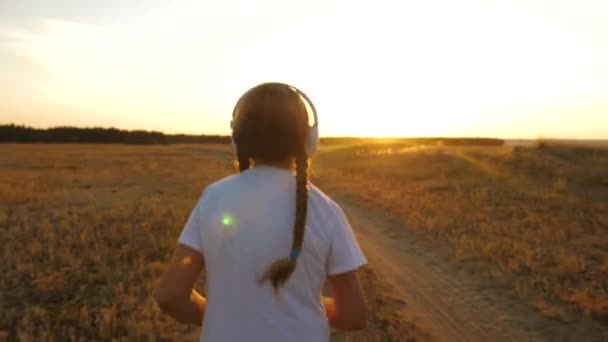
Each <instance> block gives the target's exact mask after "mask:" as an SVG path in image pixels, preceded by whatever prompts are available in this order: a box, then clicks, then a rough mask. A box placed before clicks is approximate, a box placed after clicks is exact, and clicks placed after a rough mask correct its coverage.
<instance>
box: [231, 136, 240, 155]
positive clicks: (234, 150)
mask: <svg viewBox="0 0 608 342" xmlns="http://www.w3.org/2000/svg"><path fill="white" fill-rule="evenodd" d="M230 147H231V148H232V153H233V154H234V155H235V156H236V155H237V151H238V148H237V146H236V143H235V142H234V139H230Z"/></svg>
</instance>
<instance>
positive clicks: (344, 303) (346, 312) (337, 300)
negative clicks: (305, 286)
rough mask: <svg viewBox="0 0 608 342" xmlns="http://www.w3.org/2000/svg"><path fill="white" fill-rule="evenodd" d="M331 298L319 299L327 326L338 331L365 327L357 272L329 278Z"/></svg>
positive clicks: (364, 309)
mask: <svg viewBox="0 0 608 342" xmlns="http://www.w3.org/2000/svg"><path fill="white" fill-rule="evenodd" d="M329 283H330V286H331V294H332V297H325V296H323V297H321V302H322V303H323V306H324V307H325V314H326V315H327V320H328V321H329V325H330V326H331V327H332V328H334V329H338V330H358V329H363V328H365V326H366V325H367V304H366V302H365V297H364V295H363V291H362V290H361V283H360V282H359V276H358V274H357V270H353V271H349V272H345V273H341V274H337V275H334V276H330V277H329Z"/></svg>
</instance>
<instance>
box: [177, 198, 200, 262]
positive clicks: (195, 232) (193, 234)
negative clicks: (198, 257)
mask: <svg viewBox="0 0 608 342" xmlns="http://www.w3.org/2000/svg"><path fill="white" fill-rule="evenodd" d="M199 212H200V210H199V204H198V203H197V205H196V206H195V207H194V209H192V212H190V216H189V217H188V221H186V224H185V225H184V228H183V229H182V232H181V234H180V235H179V239H178V240H177V242H179V243H181V244H182V245H186V246H188V247H190V248H192V249H194V250H197V251H199V252H200V253H201V254H202V253H203V245H202V241H201V234H200V222H201V220H200V214H199Z"/></svg>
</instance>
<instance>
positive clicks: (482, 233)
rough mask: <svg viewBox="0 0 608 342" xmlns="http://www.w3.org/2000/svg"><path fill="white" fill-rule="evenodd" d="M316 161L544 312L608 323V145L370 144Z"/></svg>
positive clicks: (325, 177)
mask: <svg viewBox="0 0 608 342" xmlns="http://www.w3.org/2000/svg"><path fill="white" fill-rule="evenodd" d="M314 166H315V167H314V171H315V173H316V178H317V179H318V180H319V182H320V184H321V185H322V187H323V188H324V189H326V190H327V191H328V192H329V193H332V194H340V195H341V196H342V198H345V199H347V200H351V201H355V202H358V203H362V204H363V205H365V206H367V207H370V208H371V207H374V208H382V209H383V210H384V211H385V212H386V213H387V214H390V215H393V216H397V217H399V218H400V219H401V221H402V222H403V223H404V226H406V227H408V228H409V229H411V230H413V231H414V230H415V231H419V232H422V235H423V236H425V237H426V238H427V239H428V240H429V241H433V245H432V247H431V248H434V247H436V248H437V249H439V248H440V247H442V246H445V247H446V248H447V254H448V256H449V257H454V258H455V259H456V260H457V262H458V264H460V265H461V266H462V267H467V268H469V271H470V272H471V273H483V275H484V276H489V277H490V278H491V279H493V280H494V281H495V284H496V285H497V286H499V285H500V284H502V286H504V287H507V288H508V289H510V290H513V291H512V293H511V296H513V297H515V298H516V299H517V300H521V301H524V302H526V303H528V304H530V305H532V306H533V307H534V308H535V309H536V310H537V311H539V312H540V313H541V314H542V315H544V316H546V317H549V318H552V319H555V320H558V321H563V322H571V321H577V320H581V319H589V320H593V321H597V322H603V323H600V324H608V148H603V147H594V148H585V147H581V146H578V147H568V146H557V145H556V146H551V145H547V144H541V145H540V147H532V148H525V147H513V146H495V147H475V146H471V147H447V146H441V145H437V144H435V145H430V146H429V145H427V146H425V145H412V144H409V143H408V142H407V141H399V140H394V141H372V142H363V143H358V144H342V145H336V146H328V147H327V148H325V150H324V153H321V154H320V156H319V158H318V159H317V160H315V164H314ZM433 246H434V247H433Z"/></svg>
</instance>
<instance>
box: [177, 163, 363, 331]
mask: <svg viewBox="0 0 608 342" xmlns="http://www.w3.org/2000/svg"><path fill="white" fill-rule="evenodd" d="M295 197H296V196H295V177H294V175H293V174H292V173H291V172H290V171H288V170H284V169H279V168H275V167H269V166H258V167H255V168H253V169H250V170H247V171H245V172H242V173H239V174H236V175H233V176H230V177H227V178H224V179H222V180H220V181H218V182H216V183H214V184H211V185H209V186H208V187H207V188H206V189H205V191H204V192H203V194H202V196H201V197H200V199H199V201H198V203H197V204H196V207H195V208H194V209H193V210H192V212H191V214H190V217H189V218H188V221H187V223H186V225H185V227H184V230H183V231H182V233H181V235H180V237H179V242H180V243H181V244H184V245H186V246H189V247H191V248H194V249H195V250H197V251H200V252H201V253H202V254H203V256H204V259H205V268H206V272H207V293H206V297H207V306H206V310H205V318H204V320H203V327H202V332H201V339H200V340H201V341H205V342H216V341H220V342H231V341H238V342H241V341H264V342H266V341H306V342H309V341H328V340H329V332H330V330H329V325H328V322H327V319H326V317H325V311H324V309H323V306H322V304H321V299H320V298H321V295H322V292H323V288H324V284H325V281H326V277H327V275H335V274H340V273H344V272H347V271H351V270H355V269H357V268H358V267H360V266H362V265H364V264H365V263H366V262H367V261H366V259H365V257H364V255H363V253H362V252H361V249H360V248H359V245H358V243H357V240H356V238H355V235H354V234H353V231H352V228H351V227H350V224H349V222H348V220H347V218H346V216H345V215H344V213H343V211H342V209H341V208H340V207H339V206H338V205H337V204H336V203H335V202H334V201H332V200H331V199H330V198H329V197H327V196H326V195H325V194H323V193H322V192H321V191H320V190H319V189H317V188H316V187H314V186H313V185H312V184H310V183H309V192H308V212H307V217H306V228H305V233H304V243H303V245H302V251H301V253H300V256H299V258H298V259H297V266H296V269H295V271H294V273H293V274H292V275H291V277H290V278H289V280H288V281H287V282H286V283H285V286H284V287H282V288H281V289H280V291H279V294H278V296H275V294H274V291H273V290H272V287H271V286H270V284H269V283H268V282H266V283H264V284H262V285H260V284H259V283H258V279H260V277H261V275H262V274H263V273H264V271H265V270H266V269H267V268H268V266H269V265H270V264H272V263H273V262H274V261H276V260H277V259H280V258H286V257H289V255H290V251H291V245H292V238H293V223H294V216H295Z"/></svg>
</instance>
